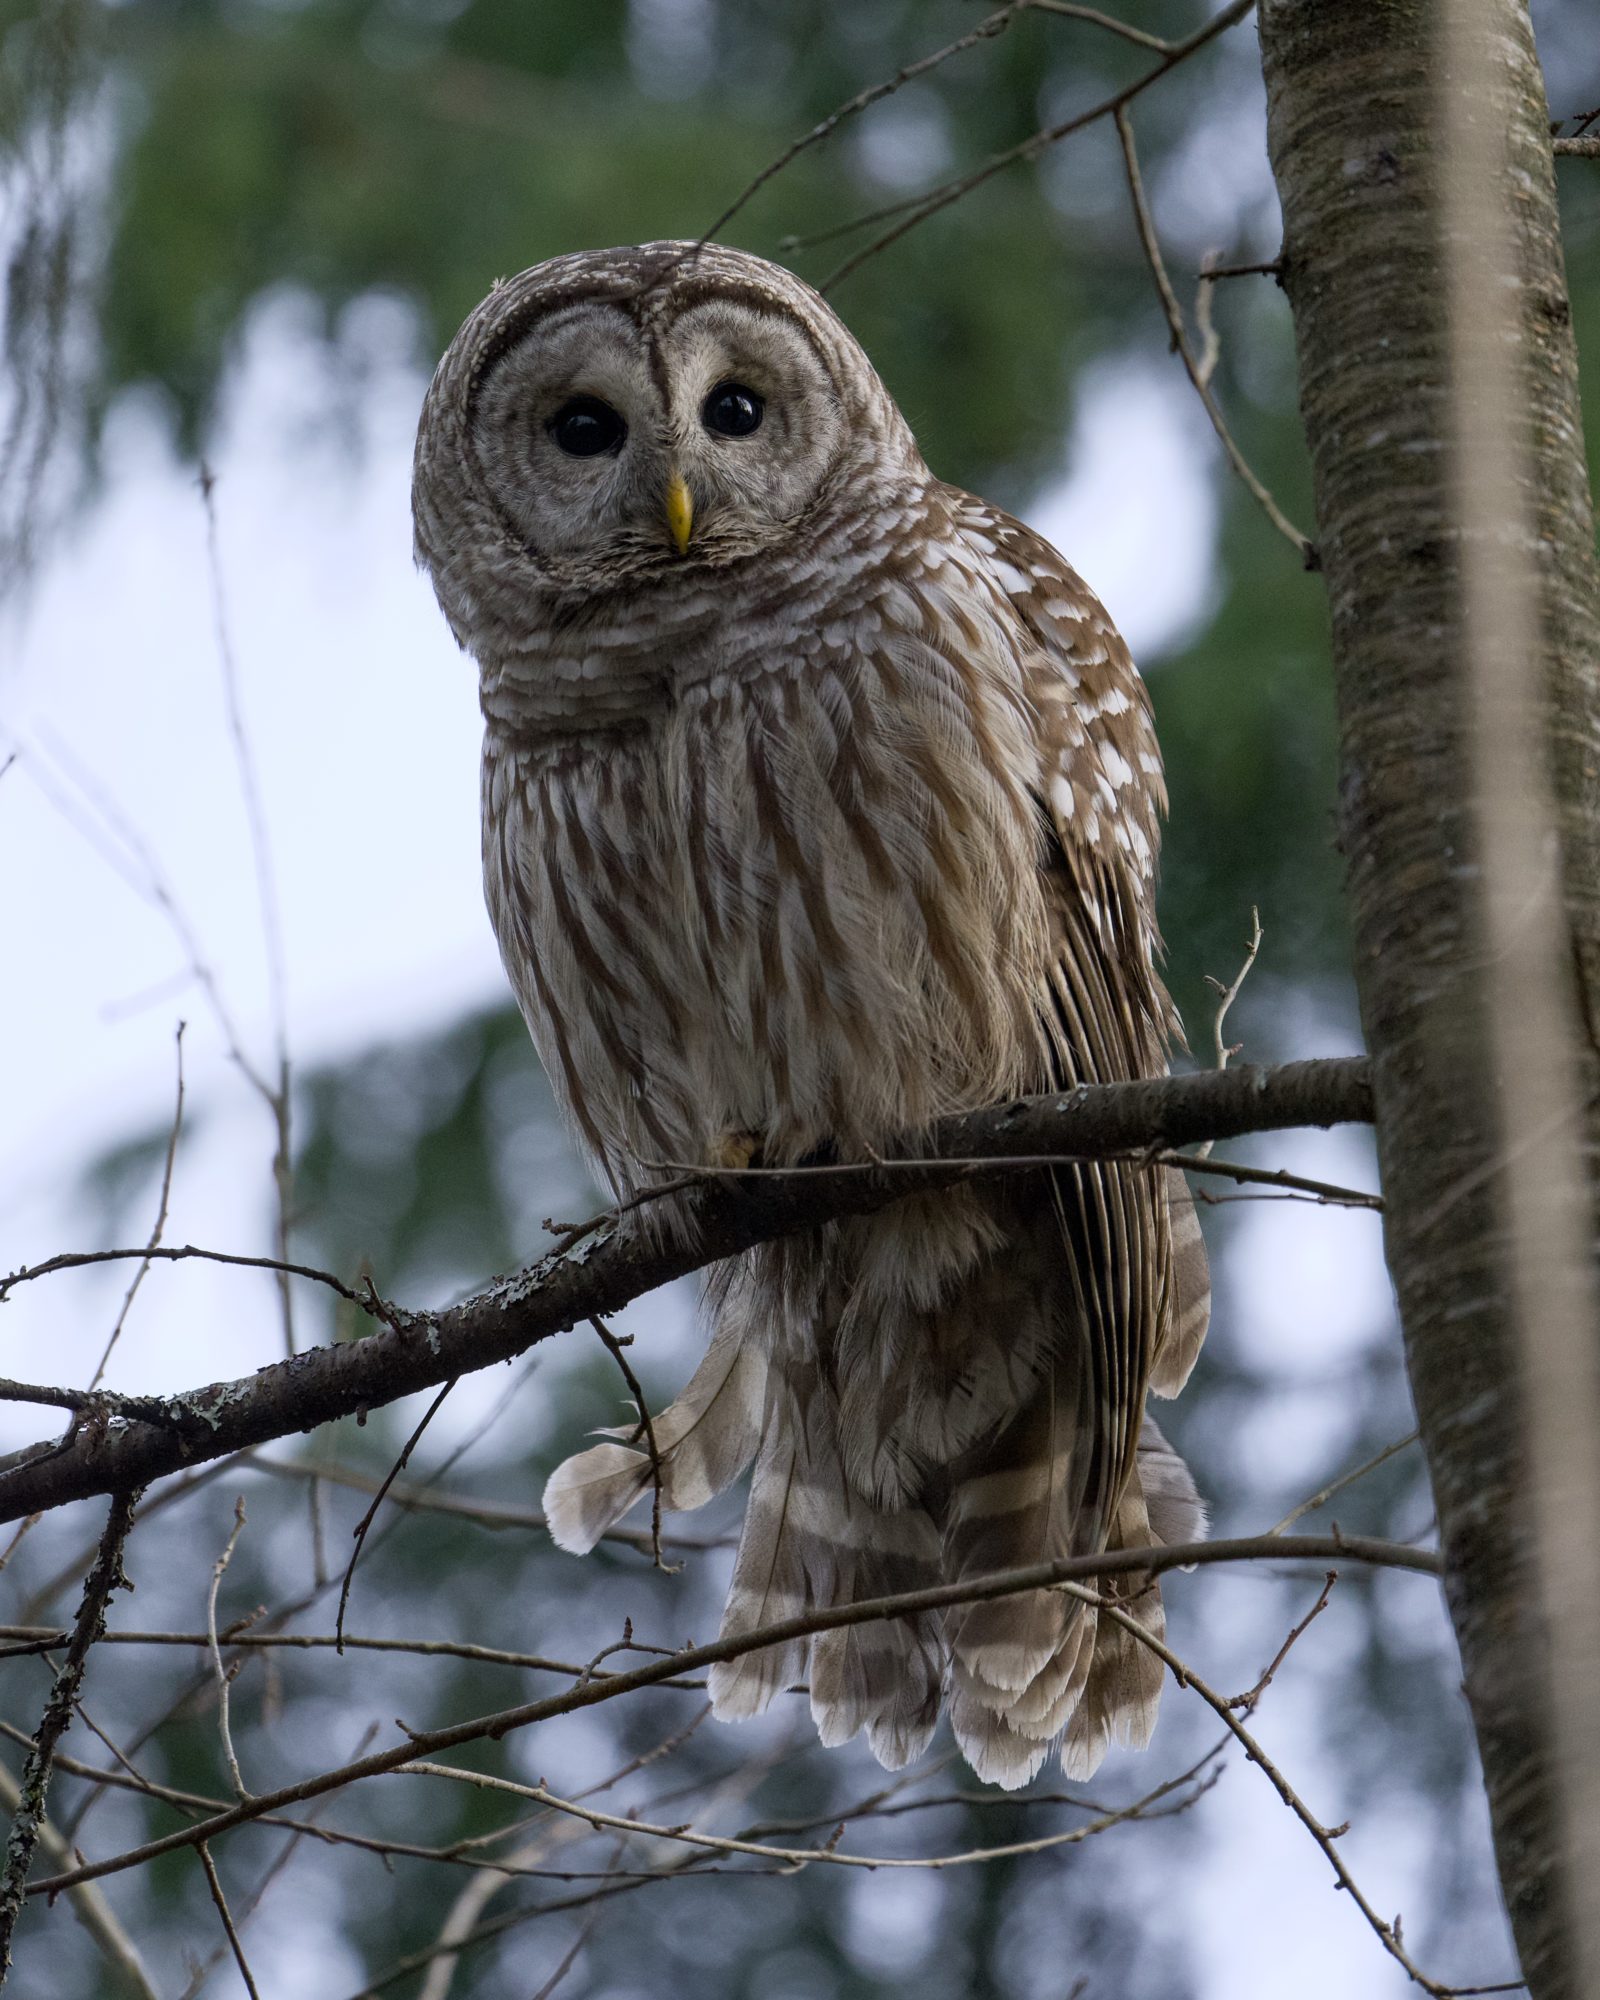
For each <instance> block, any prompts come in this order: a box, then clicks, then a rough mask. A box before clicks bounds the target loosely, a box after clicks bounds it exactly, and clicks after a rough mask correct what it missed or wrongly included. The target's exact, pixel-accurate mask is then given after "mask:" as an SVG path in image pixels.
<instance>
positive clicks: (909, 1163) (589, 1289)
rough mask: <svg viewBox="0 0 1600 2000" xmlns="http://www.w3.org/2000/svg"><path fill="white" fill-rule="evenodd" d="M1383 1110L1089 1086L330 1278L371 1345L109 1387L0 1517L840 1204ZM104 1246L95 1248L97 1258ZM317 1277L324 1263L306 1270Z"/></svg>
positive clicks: (407, 1369)
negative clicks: (432, 1272) (546, 1252)
mask: <svg viewBox="0 0 1600 2000" xmlns="http://www.w3.org/2000/svg"><path fill="white" fill-rule="evenodd" d="M1371 1115H1372V1089H1371V1079H1370V1073H1369V1070H1368V1067H1367V1064H1366V1063H1365V1062H1364V1061H1363V1060H1362V1059H1360V1058H1354V1057H1345V1058H1331V1059H1328V1060H1325V1061H1318V1062H1303V1063H1285V1064H1282V1065H1280V1066H1278V1067H1276V1068H1271V1069H1266V1068H1258V1067H1255V1066H1253V1065H1249V1064H1241V1065H1238V1066H1237V1067H1234V1068H1231V1069H1229V1070H1227V1071H1225V1072H1223V1073H1220V1074H1219V1073H1217V1072H1214V1071H1213V1072H1203V1073H1201V1074H1198V1075H1192V1076H1175V1077H1161V1078H1152V1079H1149V1080H1146V1081H1141V1082H1135V1083H1116V1084H1083V1085H1080V1086H1079V1087H1078V1088H1076V1089H1075V1090H1071V1091H1068V1092H1065V1093H1063V1094H1062V1095H1059V1096H1054V1097H1040V1098H1027V1099H1023V1100H1021V1101H1019V1102H1017V1103H1015V1104H1009V1105H1000V1106H996V1107H993V1108H991V1109H989V1110H986V1111H981V1112H971V1113H967V1114H964V1115H962V1116H960V1117H955V1118H949V1119H945V1120H944V1121H942V1122H941V1123H940V1124H939V1125H937V1126H936V1127H935V1128H934V1129H933V1130H932V1132H931V1133H929V1134H928V1135H927V1137H926V1140H925V1141H924V1142H923V1143H922V1144H920V1145H917V1146H913V1147H912V1148H909V1149H907V1150H908V1151H909V1152H910V1154H911V1155H912V1157H910V1158H903V1159H900V1160H898V1161H896V1162H895V1163H894V1165H893V1166H892V1167H889V1166H886V1165H881V1164H877V1163H868V1164H866V1165H862V1166H860V1167H857V1168H856V1169H854V1170H853V1171H851V1172H849V1173H809V1174H808V1173H804V1172H799V1173H757V1174H744V1175H740V1176H738V1177H736V1178H734V1179H731V1180H725V1179H723V1178H720V1177H717V1176H712V1175H707V1176H704V1177H702V1178H701V1180H700V1181H699V1182H698V1183H697V1184H696V1185H695V1186H694V1187H692V1188H688V1189H685V1190H683V1192H682V1194H681V1195H680V1196H679V1197H678V1198H677V1200H676V1202H675V1205H674V1208H673V1210H672V1212H671V1219H670V1221H669V1222H668V1223H667V1224H666V1225H665V1226H662V1225H661V1224H660V1223H659V1222H658V1223H657V1225H656V1226H655V1227H654V1228H650V1227H646V1226H644V1225H643V1224H641V1223H640V1222H639V1221H638V1220H637V1219H636V1218H635V1216H634V1215H632V1214H629V1215H618V1216H615V1217H608V1218H603V1219H602V1220H601V1221H600V1222H599V1223H598V1224H597V1225H596V1227H595V1228H594V1229H593V1230H592V1231H589V1230H585V1231H580V1232H576V1233H575V1234H573V1236H572V1238H571V1241H572V1247H571V1248H570V1249H569V1250H567V1251H564V1252H563V1251H560V1250H558V1251H556V1252H554V1253H552V1254H551V1255H550V1256H548V1257H546V1258H545V1259H543V1260H542V1261H541V1262H540V1263H538V1264H535V1265H532V1266H530V1267H529V1268H528V1269H527V1270H525V1271H522V1272H519V1273H518V1274H517V1275H516V1276H514V1277H511V1278H508V1279H504V1280H501V1281H500V1282H498V1283H496V1284H494V1285H492V1286H490V1287H489V1288H488V1289H487V1290H486V1291H483V1292H480V1293H478V1294H476V1295H475V1296H474V1297H472V1298H469V1299H466V1300H464V1301H463V1302H462V1303H461V1304H459V1305H455V1306H451V1307H447V1308H445V1309H443V1310H441V1311H437V1312H413V1311H408V1310H406V1309H404V1308H402V1307H399V1306H395V1305H391V1304H388V1303H386V1302H385V1301H383V1300H381V1299H378V1298H377V1297H376V1295H375V1294H373V1293H371V1292H370V1289H369V1291H368V1293H366V1294H362V1293H360V1292H357V1291H355V1290H354V1288H352V1287H350V1286H348V1285H343V1284H342V1283H341V1281H339V1280H338V1279H336V1278H335V1279H332V1280H331V1282H332V1283H333V1285H334V1286H335V1288H336V1289H337V1290H339V1291H340V1293H341V1295H342V1296H345V1297H347V1298H350V1299H352V1300H354V1302H355V1303H357V1304H359V1305H360V1306H361V1307H362V1308H363V1310H364V1311H366V1312H368V1313H369V1314H370V1315H371V1316H372V1317H373V1318H375V1319H377V1320H379V1321H380V1322H381V1323H382V1324H381V1329H380V1330H379V1331H376V1332H374V1333H371V1334H369V1335H368V1336H367V1338H366V1339H364V1340H357V1341H346V1342H341V1343H339V1344H337V1345H334V1346H327V1347H316V1348H310V1349H308V1350H306V1351H305V1352H304V1353H301V1354H299V1355H297V1356H295V1357H294V1358H293V1359H292V1360H289V1361H282V1362H278V1363H276V1364H274V1365H273V1366H271V1367H268V1368H263V1369H260V1370H258V1371H257V1372H256V1374H254V1375H253V1376H250V1377H247V1378H245V1379H243V1380H240V1381H235V1382H214V1383H211V1384H208V1385H207V1386H205V1387H203V1388H199V1389H195V1390H191V1391H189V1392H187V1393H186V1394H183V1395H177V1396H170V1397H165V1398H162V1399H159V1400H158V1401H154V1402H152V1401H150V1400H149V1399H142V1400H141V1401H140V1402H138V1403H134V1402H132V1401H130V1400H127V1399H116V1398H106V1400H105V1403H104V1405H103V1406H102V1407H103V1409H104V1413H105V1418H104V1421H97V1422H93V1423H87V1422H80V1423H78V1424H76V1425H75V1426H74V1427H73V1428H72V1430H71V1431H69V1433H68V1436H67V1437H66V1438H65V1439H63V1440H61V1441H59V1442H49V1443H42V1444H39V1445H36V1446H33V1447H31V1448H29V1449H28V1450H25V1451H22V1452H20V1453H15V1454H13V1455H12V1456H11V1457H10V1458H9V1459H8V1460H5V1461H0V1520H17V1519H21V1518H24V1517H25V1516H27V1515H29V1514H32V1513H35V1512H38V1511H41V1510H43V1509H46V1508H50V1507H56V1506H61V1505H63V1504H65V1503H66V1502H68V1501H71V1500H80V1499H84V1498H86V1497H87V1496H89V1495H91V1494H95V1493H110V1492H116V1491H121V1490H124V1489H128V1488H131V1487H134V1486H143V1485H145V1484H146V1483H147V1482H148V1481H150V1480H151V1479H155V1478H159V1477H161V1476H163V1475H164V1474H167V1473H170V1472H177V1471H182V1470H184V1469H186V1468H187V1467H190V1466H192V1465H195V1464H198V1463H201V1462H204V1461H207V1460H210V1459H216V1458H222V1457H225V1456H226V1455H227V1454H229V1453H230V1452H235V1451H239V1450H243V1449H247V1448H249V1447H251V1446H255V1445H260V1444H265V1443H267V1442H269V1441H270V1440H272V1439H274V1438H281V1437H286V1436H289V1435H291V1434H293V1433H295V1432H298V1431H305V1430H310V1429H313V1428H314V1427H315V1426H317V1425H318V1424H323V1423H328V1422H331V1421H333V1420H335V1419H337V1418H340V1417H346V1416H352V1415H356V1414H358V1413H360V1412H363V1411H366V1410H368V1409H374V1408H378V1407H381V1406H382V1405H384V1404H387V1403H392V1402H396V1401H398V1400H399V1399H400V1398H401V1397H403V1396H408V1395H414V1394H415V1393H417V1392H418V1391H419V1390H424V1389H437V1388H438V1387H439V1386H440V1384H441V1383H445V1382H448V1381H450V1380H451V1379H453V1378H454V1377H456V1376H458V1375H462V1374H467V1373H470V1372H473V1371H475V1370H479V1369H483V1368H487V1367H490V1366H492V1365H493V1364H494V1363H496V1362H499V1361H505V1360H508V1359H510V1358H511V1357H513V1356H515V1355H518V1354H521V1353H523V1352H524V1351H525V1350H526V1349H527V1348H529V1347H531V1346H533V1345H534V1344H535V1342H537V1341H540V1340H545V1339H548V1338H550V1337H551V1336H552V1335H553V1334H556V1333H560V1332H564V1331H565V1330H566V1329H567V1328H569V1327H571V1326H575V1325H576V1324H577V1323H578V1322H579V1321H580V1320H586V1319H591V1318H604V1317H605V1316H606V1315H607V1314H609V1313H613V1312H615V1311H617V1310H618V1309H619V1308H620V1307H621V1306H623V1305H626V1304H627V1303H628V1302H629V1301H630V1300H632V1299H635V1298H638V1297H640V1296H641V1295H642V1294H643V1293H645V1292H649V1291H653V1290H654V1289H655V1288H656V1287H657V1286H658V1285H662V1284H665V1283H666V1282H667V1281H668V1280H670V1279H673V1278H678V1277H682V1276H684V1275H685V1274H687V1273H688V1272H691V1271H696V1270H700V1269H702V1268H703V1267H704V1266H706V1265H708V1264H712V1263H715V1262H718V1261H719V1260H721V1259H723V1258H726V1257H731V1256H735V1255H737V1254H738V1253H739V1252H741V1251H744V1250H748V1249H750V1248H751V1247H752V1246H753V1245H755V1244H757V1243H764V1242H769V1241H772V1240H775V1239H777V1238H779V1237H782V1236H787V1235H792V1234H795V1233H797V1232H798V1231H801V1230H807V1229H815V1228H818V1227H820V1226H821V1225H822V1224H824V1223H827V1222H831V1221H834V1220H836V1219H838V1218H839V1217H842V1216H846V1215H867V1214H872V1213H875V1212H876V1211H878V1210H880V1209H883V1208H886V1207H888V1206H890V1205H891V1204H892V1203H894V1202H895V1201H897V1200H900V1199H903V1198H904V1197H905V1196H907V1195H912V1194H922V1193H927V1192H930V1191H932V1190H935V1189H938V1188H943V1187H949V1186H953V1185H956V1184H958V1183H960V1182H962V1181H965V1180H968V1179H971V1178H973V1177H974V1176H977V1175H983V1174H991V1173H1003V1172H1010V1171H1013V1170H1021V1169H1020V1168H1017V1167H1016V1164H1015V1163H1016V1162H1018V1161H1019V1160H1029V1161H1037V1160H1042V1159H1051V1160H1055V1161H1059V1160H1063V1159H1073V1158H1080V1159H1107V1158H1113V1157H1123V1156H1126V1155H1129V1154H1138V1155H1140V1156H1141V1157H1143V1156H1146V1155H1148V1156H1151V1157H1152V1158H1153V1159H1164V1158H1165V1157H1166V1156H1167V1154H1168V1152H1169V1150H1170V1149H1171V1148H1172V1147H1174V1146H1181V1145H1186V1144H1192V1143H1193V1142H1195V1141H1197V1140H1200V1139H1203V1138H1212V1137H1227V1136H1236V1135H1238V1134H1239V1133H1242V1132H1256V1131H1282V1130H1286V1129H1288V1128H1291V1127H1294V1126H1301V1125H1306V1124H1314V1125H1333V1124H1343V1123H1349V1122H1367V1121H1370V1119H1371ZM918 1154H920V1155H921V1157H920V1158H918V1157H915V1156H916V1155H918ZM1152 1170H1153V1171H1154V1170H1157V1169H1156V1168H1154V1167H1153V1168H1152ZM1325 1192H1332V1193H1339V1194H1343V1193H1346V1192H1348V1191H1345V1190H1325ZM129 1254H130V1255H133V1256H144V1255H146V1254H151V1253H149V1252H148V1251H147V1250H139V1251H136V1252H131V1253H129ZM156 1254H159V1253H156ZM104 1255H105V1253H88V1256H87V1261H99V1260H103V1258H104ZM74 1261H75V1260H74V1259H71V1258H56V1259H53V1260H51V1262H50V1263H49V1264H48V1265H43V1266H36V1267H34V1269H33V1270H32V1271H31V1272H19V1273H15V1274H13V1276H12V1277H11V1278H10V1279H9V1280H7V1281H6V1284H5V1285H0V1297H3V1295H4V1291H5V1289H6V1288H7V1287H8V1286H11V1285H15V1284H17V1283H20V1282H22V1281H23V1279H24V1277H33V1276H41V1275H43V1273H44V1272H45V1271H46V1270H61V1269H66V1268H69V1267H70V1266H71V1264H72V1263H73V1262H74ZM230 1261H231V1260H230ZM239 1261H243V1260H239ZM305 1275H308V1276H313V1277H319V1278H320V1277H326V1276H327V1275H328V1274H325V1273H317V1272H313V1271H310V1270H307V1271H306V1273H305ZM15 1386H16V1387H17V1389H18V1390H20V1391H23V1392H24V1399H30V1398H31V1399H32V1400H40V1401H45V1402H49V1403H54V1404H56V1405H58V1406H62V1407H68V1408H74V1409H75V1410H79V1409H80V1408H81V1405H82V1403H83V1401H84V1399H83V1398H82V1397H81V1396H74V1394H73V1392H70V1391H63V1390H48V1389H47V1390H43V1391H28V1390H27V1386H26V1385H21V1384H19V1385H15ZM3 1393H4V1391H3V1390H0V1394H3ZM97 1393H99V1392H97Z"/></svg>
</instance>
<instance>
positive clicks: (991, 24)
mask: <svg viewBox="0 0 1600 2000" xmlns="http://www.w3.org/2000/svg"><path fill="white" fill-rule="evenodd" d="M1036 4H1038V0H1012V4H1011V5H1010V6H1008V7H1001V8H999V9H997V10H996V11H995V12H994V13H993V14H990V15H988V16H987V17H986V18H985V19H984V20H982V21H980V22H979V23H978V25H977V26H976V27H975V28H972V29H969V30H968V32H967V33H966V34H964V35H960V36H958V37H957V38H956V40H955V41H953V42H948V43H947V44H946V45H945V46H944V47H943V48H942V49H935V50H934V52H933V54H932V55H927V56H921V57H919V58H918V60H917V61H915V62H911V63H907V64H906V65H905V66H904V68H902V69H897V70H896V71H895V73H894V75H893V76H891V77H886V78H885V79H884V80H883V81H882V82H881V83H874V84H871V85H869V86H868V88H867V89H865V90H861V91H857V93H856V95H855V96H854V97H852V98H850V99H848V100H847V101H846V102H845V103H843V104H841V105H839V106H838V107H837V108H836V109H835V110H833V111H830V112H829V113H828V115H827V117H826V118H824V119H822V120H820V121H819V122H818V123H817V124H815V125H813V126H812V128H811V130H810V131H809V132H807V133H805V134H803V135H802V137H800V138H798V139H796V140H795V141H794V142H793V144H792V145H789V146H786V147H785V148H784V149H783V151H782V152H781V153H780V154H779V155H778V157H777V158H776V159H775V160H772V161H770V162H769V163H768V164H767V165H766V166H764V167H763V168H762V169H761V171H760V173H758V174H757V175H756V177H755V179H754V180H752V181H750V182H748V183H747V184H746V185H745V187H744V188H742V189H741V190H740V192H739V193H738V194H736V195H735V196H734V198H733V200H732V201H731V202H729V204H728V206H727V207H726V208H725V209H724V210H723V211H722V213H721V214H720V215H719V216H718V217H717V219H716V221H715V222H713V223H712V224H711V226H710V227H709V228H708V229H707V230H706V232H705V234H704V235H703V236H702V237H701V238H700V245H699V246H697V247H702V246H704V245H705V244H707V243H710V242H711V241H712V240H713V239H714V238H716V237H718V236H720V235H721V234H722V232H723V230H724V229H726V228H727V226H728V224H729V223H730V222H732V220H733V219H734V217H735V216H736V215H738V214H739V213H740V212H741V211H742V210H743V209H744V208H746V207H747V206H748V205H749V203H750V202H751V201H752V200H753V199H754V197H755V196H756V195H757V194H759V193H760V191H761V190H762V188H764V187H765V186H766V184H767V183H768V181H770V180H772V179H773V178H775V176H777V175H778V174H781V173H782V172H783V170H784V168H785V167H787V166H789V165H790V164H791V162H792V161H794V160H797V159H798V158H799V157H800V155H801V154H802V153H806V152H809V151H810V150H811V148H812V147H813V146H817V145H820V144H821V143H822V141H823V140H824V139H826V138H828V137H829V135H830V134H831V133H833V132H836V131H837V130H838V128H839V127H840V126H841V125H842V124H844V122H845V121H846V119H849V118H854V117H855V116H856V115H857V114H858V113H860V112H862V111H865V110H867V109H868V108H869V107H870V106H871V105H874V104H876V103H878V102H879V101H880V99H882V98H885V97H889V96H891V95H892V94H893V93H894V92H895V91H897V90H899V89H901V88H903V86H904V85H906V84H908V83H912V82H915V80H916V79H917V78H918V77H919V76H926V75H927V74H928V72H929V71H930V70H935V69H937V68H938V67H939V66H940V64H941V63H946V62H948V61H949V60H950V58H951V57H952V56H958V55H961V54H963V53H964V52H965V51H966V50H967V49H970V48H975V47H976V46H977V44H978V43H979V42H987V41H992V40H993V39H994V37H995V36H996V35H1001V34H1004V33H1005V31H1006V29H1007V28H1009V27H1010V26H1011V23H1012V22H1013V21H1014V20H1015V19H1016V18H1017V16H1018V15H1019V14H1026V13H1027V12H1028V11H1029V10H1030V8H1032V7H1033V6H1035V5H1036Z"/></svg>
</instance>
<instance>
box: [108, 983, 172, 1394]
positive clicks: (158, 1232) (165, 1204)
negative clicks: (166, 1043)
mask: <svg viewBox="0 0 1600 2000" xmlns="http://www.w3.org/2000/svg"><path fill="white" fill-rule="evenodd" d="M187 1025H188V1024H187V1023H186V1022H183V1021H180V1022H179V1023H178V1032H177V1035H176V1036H175V1038H174V1040H175V1045H176V1061H177V1068H178V1084H177V1094H176V1097H175V1099H174V1102H173V1106H172V1129H171V1130H170V1131H169V1132H168V1134H167V1151H166V1157H165V1158H164V1159H163V1160H162V1163H161V1192H160V1194H159V1195H158V1196H157V1198H156V1219H155V1221H154V1222H153V1223H152V1224H151V1225H150V1240H149V1241H148V1242H147V1243H146V1244H145V1255H144V1256H143V1257H141V1258H140V1260H139V1268H138V1269H137V1270H136V1271H135V1272H134V1274H133V1279H132V1282H131V1283H130V1284H129V1286H128V1289H127V1291H126V1292H125V1293H124V1294H123V1299H122V1308H121V1310H120V1311H119V1312H118V1314H117V1323H116V1325H115V1326H113V1327H112V1329H111V1335H110V1338H109V1339H108V1340H107V1341H106V1344H105V1349H104V1351H103V1353H102V1354H101V1356H100V1359H99V1361H98V1362H97V1363H96V1364H95V1371H94V1373H93V1375H91V1376H90V1378H89V1387H90V1388H91V1389H98V1388H99V1386H100V1384H101V1382H102V1381H103V1379H104V1377H105V1372H106V1365H107V1363H108V1362H109V1361H110V1359H111V1355H112V1352H113V1350H114V1349H115V1347H116V1344H117V1342H118V1341H119V1340H120V1339H121V1338H122V1329H123V1327H124V1326H126V1325H127V1323H128V1314H129V1312H130V1311H131V1310H132V1307H133V1302H134V1300H135V1299H136V1298H137V1297H138V1296H139V1287H140V1286H141V1285H142V1284H143V1283H144V1281H145V1277H146V1275H147V1274H148V1272H149V1270H150V1263H151V1254H150V1253H151V1252H152V1251H154V1250H156V1249H157V1248H158V1247H159V1246H160V1243H161V1237H162V1233H163V1231H164V1230H165V1229H166V1226H167V1212H168V1210H169V1208H170V1207H171V1204H172V1172H173V1169H174V1168H175V1167H176V1166H177V1164H178V1141H179V1139H181V1138H182V1136H183V1036H184V1029H185V1028H186V1026H187Z"/></svg>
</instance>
